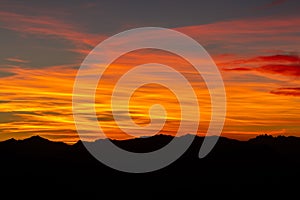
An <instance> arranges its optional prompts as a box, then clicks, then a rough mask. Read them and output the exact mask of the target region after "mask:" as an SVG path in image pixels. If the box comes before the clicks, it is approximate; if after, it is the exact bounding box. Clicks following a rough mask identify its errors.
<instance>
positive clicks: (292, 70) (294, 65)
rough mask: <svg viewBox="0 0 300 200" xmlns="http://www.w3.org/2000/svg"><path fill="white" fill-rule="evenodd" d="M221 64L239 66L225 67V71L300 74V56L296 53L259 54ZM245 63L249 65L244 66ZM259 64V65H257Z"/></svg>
mask: <svg viewBox="0 0 300 200" xmlns="http://www.w3.org/2000/svg"><path fill="white" fill-rule="evenodd" d="M220 65H223V66H237V67H233V68H223V70H224V71H257V72H261V73H266V74H279V75H284V76H296V77H298V76H300V58H299V56H296V55H271V56H258V57H254V58H250V59H239V60H233V61H229V62H225V63H220ZM241 65H242V67H241ZM245 65H246V66H247V67H243V66H245ZM257 65H258V66H259V67H255V66H257Z"/></svg>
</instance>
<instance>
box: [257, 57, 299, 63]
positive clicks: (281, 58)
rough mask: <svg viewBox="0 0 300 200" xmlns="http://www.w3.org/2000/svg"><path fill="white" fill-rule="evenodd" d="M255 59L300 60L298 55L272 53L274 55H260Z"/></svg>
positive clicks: (269, 60) (271, 60)
mask: <svg viewBox="0 0 300 200" xmlns="http://www.w3.org/2000/svg"><path fill="white" fill-rule="evenodd" d="M253 60H259V61H267V62H273V61H274V62H275V61H276V62H300V58H299V56H297V55H272V56H259V57H256V58H254V59H253Z"/></svg>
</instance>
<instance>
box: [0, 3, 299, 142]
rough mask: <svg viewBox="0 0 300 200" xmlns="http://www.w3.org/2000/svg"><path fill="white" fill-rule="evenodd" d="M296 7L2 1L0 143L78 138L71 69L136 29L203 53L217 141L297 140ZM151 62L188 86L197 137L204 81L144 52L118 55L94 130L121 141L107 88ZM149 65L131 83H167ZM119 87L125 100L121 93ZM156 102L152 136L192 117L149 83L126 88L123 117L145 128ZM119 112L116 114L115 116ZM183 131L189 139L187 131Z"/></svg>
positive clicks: (204, 119)
mask: <svg viewBox="0 0 300 200" xmlns="http://www.w3.org/2000/svg"><path fill="white" fill-rule="evenodd" d="M299 8H300V2H299V1H297V0H253V1H247V0H227V1H225V0H224V1H221V0H202V1H164V0H162V1H126V0H125V1H83V0H82V1H81V0H74V1H72V3H70V1H66V0H62V1H55V2H54V1H52V2H51V1H49V2H46V1H31V0H28V1H17V0H9V1H8V0H1V1H0V38H1V45H0V52H1V53H0V140H6V139H9V138H16V139H23V138H27V137H30V136H32V135H40V136H42V137H45V138H48V139H51V140H55V141H63V142H66V143H70V144H71V143H74V142H76V141H78V139H79V137H78V134H77V131H76V127H75V124H74V118H73V113H72V92H73V84H74V80H75V77H76V74H77V72H78V69H79V67H80V66H81V64H82V62H83V61H84V59H85V58H86V56H87V55H88V54H89V53H90V51H91V50H93V48H94V47H95V46H96V45H97V44H99V43H101V42H102V41H104V40H105V39H107V38H109V37H111V36H113V35H115V34H118V33H120V32H122V31H125V30H128V29H133V28H140V27H163V28H169V29H172V30H176V31H179V32H181V33H183V34H186V35H187V36H189V37H191V38H193V39H194V40H196V41H197V42H198V43H200V44H201V45H202V46H203V47H204V48H205V50H206V51H207V52H208V53H209V55H210V56H211V57H212V59H213V61H214V62H215V63H216V65H217V67H218V69H219V71H220V73H221V75H222V78H223V81H224V85H225V90H226V96H227V113H226V119H225V124H224V128H223V131H222V136H225V137H230V138H235V139H240V140H247V139H249V138H252V137H255V136H256V135H260V134H271V135H286V136H290V135H292V136H300V126H299V124H300V117H299V116H300V115H299V114H300V108H299V103H300V79H299V77H300V57H299V52H300V46H299V43H300V26H299V25H300V14H299ZM147 37H153V36H151V35H150V36H147ZM124 42H125V43H126V42H132V41H124ZM154 62H155V63H161V64H164V65H167V66H170V67H172V68H175V69H176V70H178V71H179V72H181V73H182V74H183V75H184V76H185V77H186V78H187V79H188V80H189V81H190V83H191V85H192V86H193V88H196V89H195V93H196V96H197V98H198V103H199V105H200V111H201V117H200V123H199V127H198V131H197V134H199V135H205V133H206V131H207V128H208V125H209V122H210V117H211V102H210V98H209V92H208V91H207V88H206V85H205V83H204V81H203V80H202V79H201V78H199V76H198V75H197V73H196V72H195V71H194V70H193V66H191V64H190V63H189V62H187V61H186V60H184V59H182V58H181V57H178V56H177V55H174V54H172V53H170V52H165V51H160V50H149V49H148V50H147V49H146V50H145V49H144V50H139V51H134V52H130V53H128V54H126V55H123V56H121V57H119V58H118V59H117V60H115V61H114V62H113V63H112V64H111V65H110V67H109V69H108V70H107V71H106V74H105V76H104V77H103V80H101V81H100V82H99V85H98V88H97V94H96V99H95V102H96V104H95V107H96V112H97V117H98V122H99V125H100V126H101V127H102V130H103V131H104V132H105V133H106V134H107V135H108V136H109V137H110V138H114V139H126V138H130V136H128V135H126V134H125V133H124V132H123V131H122V128H121V127H119V126H118V124H116V122H115V120H114V117H113V115H112V111H111V107H110V106H111V95H112V89H113V87H114V85H115V84H116V83H117V80H118V79H119V78H121V76H122V75H123V74H124V73H125V72H126V71H127V70H130V69H132V67H134V66H137V65H141V64H146V63H154ZM150 69H151V70H148V71H147V70H146V71H144V72H143V73H141V74H140V76H137V77H136V80H139V79H143V80H148V79H149V80H150V78H156V80H158V79H165V78H164V76H166V77H168V79H170V80H172V77H173V76H172V73H170V72H169V71H166V70H163V71H160V70H159V69H156V68H155V66H152V68H151V66H150ZM174 84H176V83H174ZM100 86H101V87H100ZM123 91H124V95H126V94H127V95H128V92H127V90H126V87H125V89H123ZM181 95H183V96H184V94H183V93H182V94H181ZM183 98H184V99H185V100H186V101H187V102H188V98H185V97H183ZM157 102H159V103H160V104H161V105H163V106H164V108H165V111H166V112H167V114H166V122H165V124H164V126H163V128H162V129H161V130H160V131H158V132H159V133H162V134H170V135H174V133H175V132H176V130H177V129H178V127H179V125H180V121H181V120H187V121H190V122H191V123H193V122H194V121H196V120H198V118H197V119H194V118H193V117H189V119H183V118H182V116H181V115H180V107H179V106H178V99H176V94H174V93H172V91H170V90H169V89H168V88H166V87H163V86H161V85H157V84H148V85H144V86H143V87H141V88H138V89H137V90H136V91H134V93H133V94H132V97H131V100H130V105H129V108H130V113H131V118H132V120H133V121H134V122H135V123H136V124H138V125H139V126H140V127H142V128H143V127H146V126H147V124H149V123H150V122H151V120H150V117H149V109H150V107H151V105H153V104H157ZM119 115H120V116H121V117H122V116H124V115H123V111H122V110H119ZM152 117H154V118H155V117H156V118H160V117H161V116H152ZM155 128H157V127H155ZM185 128H186V132H187V133H189V125H187V126H186V127H185ZM86 131H87V132H88V128H87V130H86ZM151 131H152V129H151ZM151 131H150V132H151ZM138 134H139V135H138V136H143V135H147V134H148V132H145V131H144V132H143V131H139V132H138Z"/></svg>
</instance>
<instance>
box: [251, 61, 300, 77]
mask: <svg viewBox="0 0 300 200" xmlns="http://www.w3.org/2000/svg"><path fill="white" fill-rule="evenodd" d="M253 70H255V71H258V72H262V73H270V74H281V75H284V76H300V65H276V64H274V65H264V66H261V67H257V68H254V69H253Z"/></svg>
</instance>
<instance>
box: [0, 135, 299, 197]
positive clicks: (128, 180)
mask: <svg viewBox="0 0 300 200" xmlns="http://www.w3.org/2000/svg"><path fill="white" fill-rule="evenodd" d="M184 137H188V136H184ZM171 139H172V137H170V136H163V135H158V136H154V137H150V138H141V139H134V140H126V141H114V143H115V144H116V145H118V146H120V147H122V148H124V149H128V150H132V151H135V152H146V151H149V150H154V149H158V148H160V147H161V146H163V145H165V144H167V143H168V142H169V141H170V140H171ZM179 139H180V138H179ZM202 141H203V138H202V137H196V138H195V140H194V142H193V144H192V145H191V147H190V148H189V149H188V150H187V152H186V153H185V154H184V155H183V156H182V157H181V158H180V159H178V160H177V161H175V162H174V163H172V164H171V165H169V166H168V167H166V168H164V169H161V170H158V171H155V172H151V173H145V174H130V173H124V172H119V171H116V170H114V169H111V168H109V167H107V166H105V165H103V164H101V163H100V162H99V161H97V160H96V159H95V158H94V157H93V156H91V155H90V154H89V153H88V151H87V150H86V149H85V147H84V146H83V144H82V143H81V142H78V143H76V144H74V145H67V144H65V143H61V142H52V141H49V140H47V139H44V138H41V137H39V136H34V137H31V138H28V139H24V140H14V139H10V140H7V141H3V142H0V162H1V167H0V169H1V176H0V179H1V185H4V186H5V188H27V187H29V188H31V189H33V188H39V190H43V189H44V190H47V191H48V190H50V191H52V190H53V191H57V190H64V191H65V190H67V191H70V192H72V193H73V192H80V191H88V192H93V191H101V192H107V191H106V190H104V189H103V188H107V187H108V188H111V187H113V188H123V187H128V188H131V189H132V190H135V189H136V188H138V190H143V189H146V188H148V187H152V189H159V188H160V189H162V188H165V189H168V190H172V191H176V190H177V189H176V188H185V189H190V190H194V189H197V190H199V189H200V190H201V187H202V186H201V185H205V186H207V185H210V184H221V185H224V186H228V185H233V186H234V187H235V188H232V189H233V190H235V189H236V187H243V186H242V185H243V184H252V185H254V186H255V188H249V187H248V186H247V189H249V191H251V190H252V189H255V190H257V189H258V188H260V187H258V186H257V185H265V186H267V185H270V184H271V185H275V187H274V188H275V190H276V188H280V187H281V186H283V185H289V184H293V185H294V186H298V185H299V183H300V138H297V137H284V136H279V137H272V136H267V135H264V136H258V137H256V138H253V139H250V140H249V141H238V140H233V139H228V138H224V137H221V138H220V139H219V141H218V143H217V144H216V146H215V148H214V149H213V150H212V152H210V154H209V155H208V156H207V157H205V158H203V159H199V158H198V152H199V148H200V146H201V143H202ZM295 184H296V185H295ZM104 186H105V187H104ZM2 188H3V187H2ZM101 188H102V189H101Z"/></svg>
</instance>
